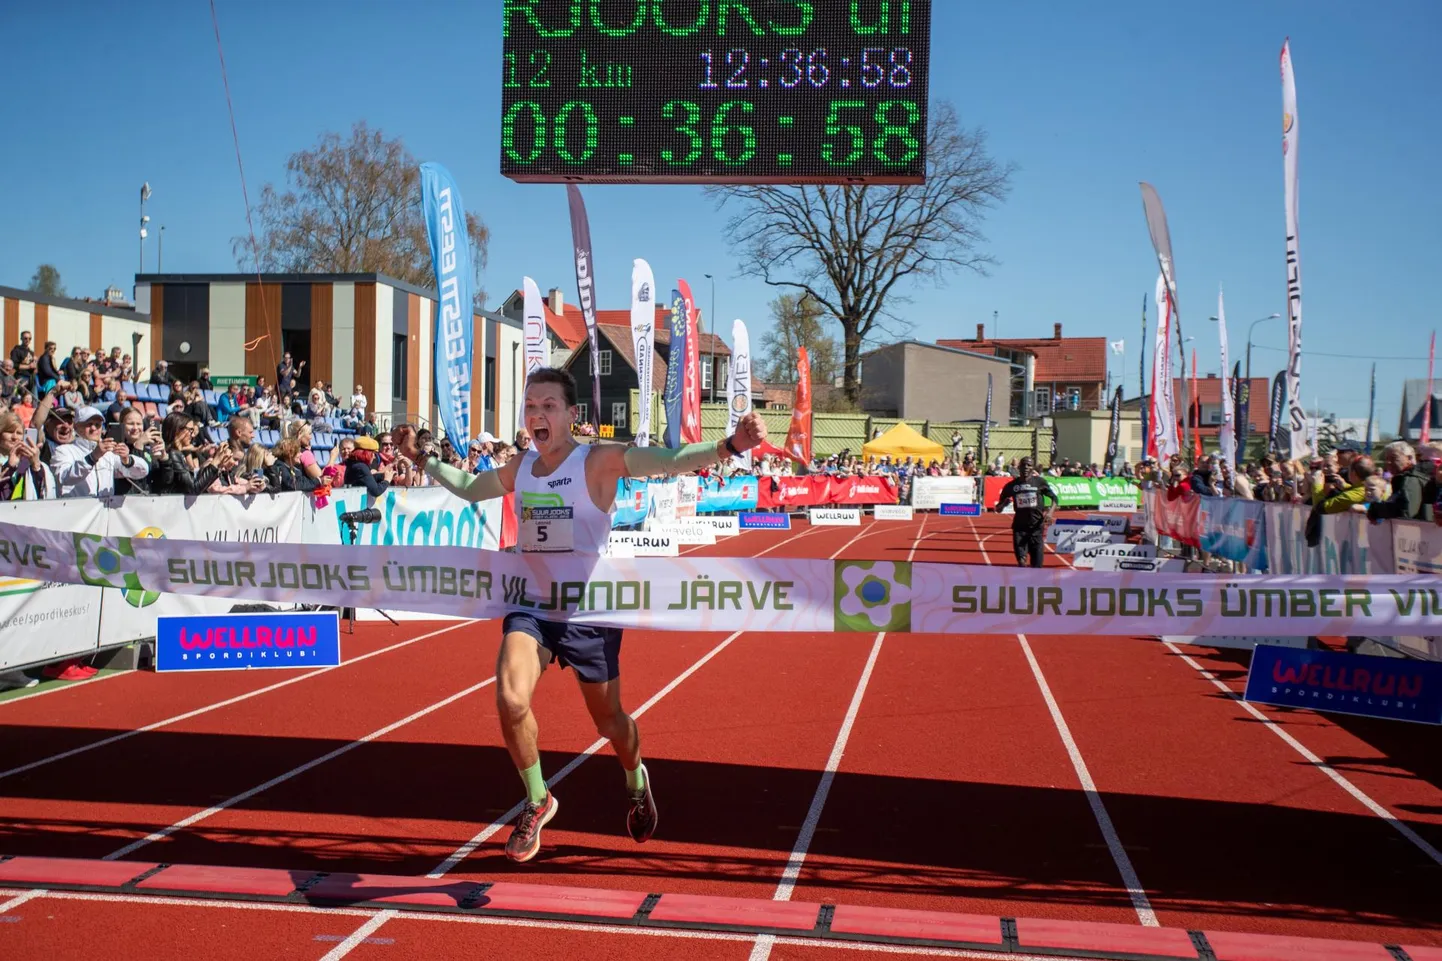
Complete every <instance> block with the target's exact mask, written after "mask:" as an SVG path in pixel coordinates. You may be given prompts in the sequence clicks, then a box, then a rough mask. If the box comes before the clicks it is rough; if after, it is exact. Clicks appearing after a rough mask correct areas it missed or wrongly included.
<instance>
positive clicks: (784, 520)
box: [736, 511, 791, 531]
mask: <svg viewBox="0 0 1442 961" xmlns="http://www.w3.org/2000/svg"><path fill="white" fill-rule="evenodd" d="M736 523H737V526H738V527H739V528H740V529H741V530H743V531H789V530H791V515H790V514H767V513H761V512H758V511H744V512H742V513H741V514H739V515H738V516H737V518H736Z"/></svg>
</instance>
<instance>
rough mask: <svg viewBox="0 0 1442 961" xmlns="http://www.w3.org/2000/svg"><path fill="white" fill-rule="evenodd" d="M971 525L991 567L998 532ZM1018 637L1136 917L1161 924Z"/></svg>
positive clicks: (1023, 638)
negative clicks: (983, 532)
mask: <svg viewBox="0 0 1442 961" xmlns="http://www.w3.org/2000/svg"><path fill="white" fill-rule="evenodd" d="M971 529H972V532H973V533H975V534H976V535H977V541H978V543H979V544H980V545H981V556H982V557H983V558H985V560H986V564H987V566H988V567H991V566H993V565H992V562H991V555H990V554H988V553H987V551H986V542H987V540H989V539H990V538H992V537H995V536H996V534H997V533H999V532H993V533H991V534H988V535H986V536H985V537H982V536H981V532H980V531H978V530H977V528H976V522H975V521H972V523H971ZM1016 639H1017V641H1018V642H1019V643H1020V644H1021V651H1022V654H1024V655H1025V656H1026V661H1027V664H1029V665H1030V666H1031V674H1032V677H1033V678H1035V679H1036V686H1037V688H1038V689H1040V691H1041V696H1042V700H1044V701H1045V702H1046V709H1047V712H1048V713H1049V714H1051V720H1052V724H1054V725H1055V726H1056V730H1057V734H1059V735H1060V736H1061V742H1062V746H1063V747H1065V748H1066V753H1067V757H1068V758H1070V759H1071V766H1072V769H1073V770H1074V771H1075V772H1076V776H1077V780H1078V781H1079V782H1080V783H1081V788H1082V793H1083V794H1085V795H1086V799H1087V804H1089V805H1090V806H1091V809H1092V817H1094V818H1095V819H1096V822H1097V827H1098V828H1100V829H1101V832H1102V837H1103V839H1105V840H1106V842H1107V851H1108V852H1110V853H1111V856H1112V862H1113V863H1114V864H1115V865H1116V867H1117V872H1118V873H1119V874H1120V875H1121V877H1122V884H1124V885H1125V886H1126V889H1127V896H1128V897H1130V898H1131V901H1132V908H1133V909H1134V910H1135V911H1136V912H1137V920H1138V921H1139V922H1141V924H1142V925H1144V926H1145V927H1149V928H1155V927H1160V926H1161V922H1160V921H1158V920H1157V913H1156V911H1154V910H1152V903H1151V900H1150V899H1149V898H1148V897H1147V892H1146V889H1145V888H1143V887H1142V882H1141V878H1139V877H1137V872H1136V868H1135V867H1133V866H1132V859H1131V858H1130V857H1129V856H1128V855H1127V849H1126V847H1125V845H1123V844H1122V839H1121V836H1120V835H1118V834H1117V829H1116V825H1114V824H1113V823H1112V818H1111V815H1110V814H1109V813H1107V807H1106V804H1104V803H1103V802H1102V796H1101V793H1100V792H1098V791H1097V786H1096V782H1095V781H1093V780H1092V775H1091V771H1090V770H1089V769H1088V768H1087V764H1086V760H1085V759H1084V758H1083V757H1082V755H1081V749H1080V748H1078V747H1077V743H1076V740H1075V739H1074V738H1073V737H1072V734H1071V728H1070V727H1069V726H1068V725H1067V722H1066V718H1065V717H1063V716H1062V713H1061V706H1060V705H1059V704H1057V702H1056V698H1055V697H1053V696H1052V693H1051V685H1050V684H1048V683H1047V681H1046V675H1045V674H1043V673H1042V670H1041V664H1040V663H1038V662H1037V659H1036V655H1035V654H1034V653H1032V649H1031V643H1030V642H1029V641H1028V640H1027V639H1026V635H1025V634H1018V635H1016Z"/></svg>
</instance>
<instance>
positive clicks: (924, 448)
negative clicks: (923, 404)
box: [861, 421, 946, 461]
mask: <svg viewBox="0 0 1442 961" xmlns="http://www.w3.org/2000/svg"><path fill="white" fill-rule="evenodd" d="M861 453H862V456H864V457H865V458H866V459H867V460H868V461H871V460H877V459H879V458H881V457H890V458H891V459H892V460H893V461H894V460H898V459H901V458H906V457H922V458H925V459H926V460H928V461H931V460H940V461H944V460H946V448H944V447H942V446H941V445H940V444H938V443H937V442H936V441H933V440H927V439H926V438H925V437H922V436H921V435H920V434H918V433H917V432H916V431H915V430H914V429H913V428H912V427H911V426H909V425H908V424H907V423H906V422H905V421H902V422H901V423H899V424H897V425H896V426H895V427H893V428H891V430H889V431H887V432H886V433H884V434H882V435H881V436H880V437H878V438H876V439H875V440H873V441H869V442H867V443H866V444H864V445H862V448H861Z"/></svg>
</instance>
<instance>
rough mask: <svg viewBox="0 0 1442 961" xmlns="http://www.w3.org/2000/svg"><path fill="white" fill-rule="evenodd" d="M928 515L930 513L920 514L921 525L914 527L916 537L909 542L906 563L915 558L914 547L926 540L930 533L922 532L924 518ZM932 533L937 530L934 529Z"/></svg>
mask: <svg viewBox="0 0 1442 961" xmlns="http://www.w3.org/2000/svg"><path fill="white" fill-rule="evenodd" d="M930 516H931V515H930V514H922V515H921V526H920V527H918V528H917V529H916V539H915V540H914V541H912V542H911V550H909V551H907V552H906V561H907V563H911V562H912V561H914V560H916V549H917V548H918V547H920V546H921V542H922V541H924V540H926V539H927V538H928V537H930V536H931V535H930V534H923V533H922V531H924V530H926V519H927V518H928V517H930ZM933 533H939V532H935V531H934V532H933Z"/></svg>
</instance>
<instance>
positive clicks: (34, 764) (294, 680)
mask: <svg viewBox="0 0 1442 961" xmlns="http://www.w3.org/2000/svg"><path fill="white" fill-rule="evenodd" d="M474 623H476V622H475V621H457V622H456V623H454V624H448V625H447V626H445V627H442V628H440V629H438V630H434V631H431V632H430V633H429V634H421V635H420V636H418V637H412V638H410V639H409V640H405V641H400V642H399V643H396V644H392V645H390V646H389V647H383V648H381V649H380V650H376V651H371V652H370V653H369V654H362V655H360V656H359V657H353V658H351V659H350V660H347V661H342V662H341V663H340V664H338V665H336V666H335V667H322V668H318V669H317V670H314V671H307V672H306V673H304V674H300V675H297V676H295V677H291V678H287V679H286V680H284V681H279V682H277V683H275V684H270V685H268V686H266V687H262V688H258V689H256V690H254V691H248V692H246V693H245V694H239V695H237V696H235V697H232V698H227V699H226V700H224V701H217V702H215V703H214V704H207V705H206V706H205V707H198V708H196V709H195V710H193V711H186V712H185V713H184V714H177V715H175V716H174V717H168V718H166V719H165V720H163V721H156V722H154V723H153V724H147V725H145V726H144V727H138V728H136V729H135V730H133V731H122V732H121V733H119V734H113V735H111V736H110V737H107V738H102V739H100V740H99V741H92V742H91V743H89V744H82V745H80V746H79V747H74V748H71V749H70V750H68V751H61V752H60V753H59V754H52V755H50V756H49V757H42V758H40V759H39V760H38V761H31V762H30V763H28V764H22V765H20V766H19V767H12V768H11V769H10V770H8V771H0V780H3V779H5V778H7V777H12V776H13V775H16V774H24V773H25V772H26V771H33V770H35V769H36V768H38V767H44V766H45V765H47V764H53V763H55V762H56V761H63V760H64V759H66V758H68V757H75V756H76V755H77V754H84V753H86V752H87V751H94V750H95V749H96V748H102V747H107V746H108V745H111V744H116V743H118V742H120V741H124V740H127V739H129V738H132V737H135V736H136V735H137V734H145V733H147V732H149V731H158V730H160V729H161V728H163V727H169V726H170V725H172V724H179V723H180V722H181V721H188V720H190V719H191V718H193V717H200V716H201V715H202V714H209V713H210V712H211V711H218V710H220V709H221V708H223V707H230V706H231V705H232V704H239V703H240V702H241V701H248V700H250V699H251V698H253V697H259V696H260V695H262V694H269V693H270V692H271V691H278V690H280V689H281V688H283V687H289V686H290V685H292V684H299V683H300V682H301V681H306V680H309V679H310V678H312V677H319V676H320V675H322V674H327V673H329V672H331V671H338V670H341V669H342V668H346V667H350V666H351V665H352V664H359V663H360V662H361V661H365V660H369V659H370V658H372V657H379V656H380V655H382V654H388V653H390V652H391V651H397V650H400V649H401V648H403V647H408V646H410V645H411V644H415V643H416V642H418V641H424V640H428V639H430V638H432V637H435V636H437V635H438V634H444V633H446V632H447V631H454V630H455V629H456V628H458V627H465V626H466V625H467V624H474Z"/></svg>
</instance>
